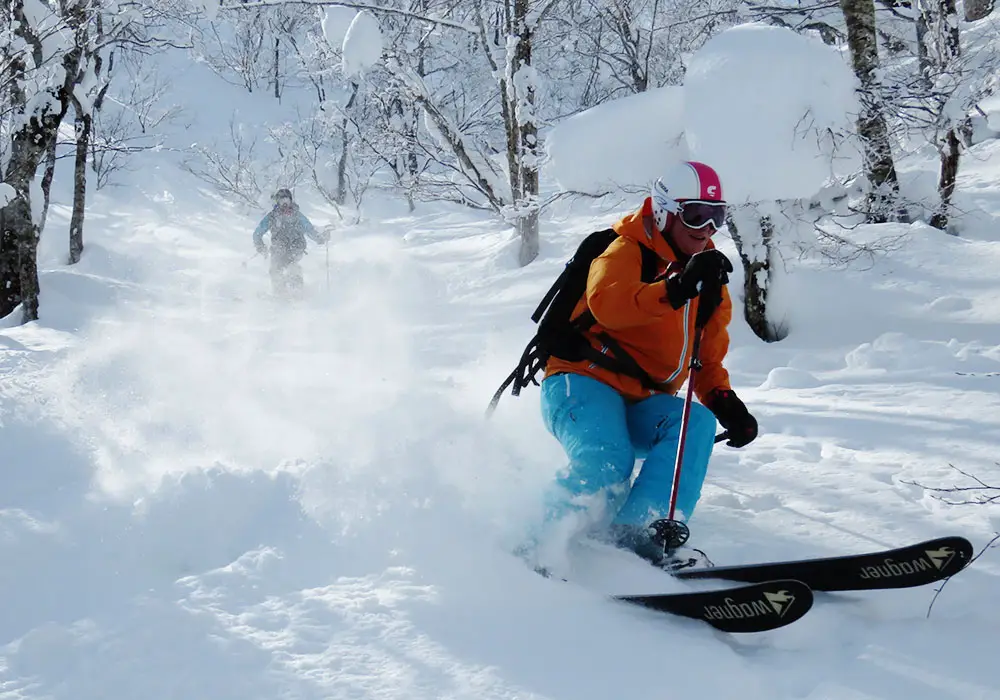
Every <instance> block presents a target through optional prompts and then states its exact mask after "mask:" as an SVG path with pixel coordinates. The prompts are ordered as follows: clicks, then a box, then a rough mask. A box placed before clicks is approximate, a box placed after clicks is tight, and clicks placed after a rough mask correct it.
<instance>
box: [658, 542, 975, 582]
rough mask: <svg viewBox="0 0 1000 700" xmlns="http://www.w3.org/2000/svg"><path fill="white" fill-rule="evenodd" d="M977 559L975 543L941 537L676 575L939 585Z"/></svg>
mask: <svg viewBox="0 0 1000 700" xmlns="http://www.w3.org/2000/svg"><path fill="white" fill-rule="evenodd" d="M971 559H972V544H971V543H970V542H969V541H968V540H967V539H965V538H964V537H941V538H939V539H936V540H927V541H926V542H920V543H918V544H912V545H910V546H908V547H900V548H899V549H888V550H884V551H881V552H870V553H868V554H850V555H847V556H841V557H822V558H819V559H800V560H792V561H782V562H771V563H766V564H741V565H736V566H716V567H711V568H705V569H682V570H680V571H677V572H675V574H674V575H675V576H676V577H677V578H681V579H721V580H725V581H742V582H745V583H758V582H761V581H771V580H774V579H795V580H797V581H801V582H802V583H804V584H805V585H807V586H809V588H811V589H813V590H816V591H859V590H872V589H879V588H909V587H912V586H923V585H925V584H928V583H934V582H935V581H940V580H942V579H945V578H948V577H949V576H954V575H955V574H957V573H958V572H959V571H961V570H962V569H964V568H965V566H966V565H967V564H968V563H969V561H970V560H971Z"/></svg>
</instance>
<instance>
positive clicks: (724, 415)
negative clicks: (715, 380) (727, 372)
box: [706, 389, 757, 447]
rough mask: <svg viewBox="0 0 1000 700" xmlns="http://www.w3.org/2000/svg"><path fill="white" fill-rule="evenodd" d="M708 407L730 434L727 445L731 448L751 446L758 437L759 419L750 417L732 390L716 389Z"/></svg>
mask: <svg viewBox="0 0 1000 700" xmlns="http://www.w3.org/2000/svg"><path fill="white" fill-rule="evenodd" d="M706 406H707V407H708V409H709V410H710V411H711V412H712V413H714V414H715V417H716V418H718V419H719V424H720V425H722V427H723V428H725V429H726V432H728V433H729V441H728V442H726V444H727V445H729V446H730V447H743V446H745V445H749V444H750V443H751V442H753V441H754V439H755V438H756V437H757V419H756V418H754V417H753V416H752V415H750V411H748V410H747V407H746V405H744V403H743V402H742V401H740V397H739V396H737V395H736V392H735V391H733V390H732V389H716V390H715V391H713V392H712V393H711V395H710V396H709V398H708V402H707V403H706Z"/></svg>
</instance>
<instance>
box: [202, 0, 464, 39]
mask: <svg viewBox="0 0 1000 700" xmlns="http://www.w3.org/2000/svg"><path fill="white" fill-rule="evenodd" d="M280 5H314V6H317V7H347V8H349V9H352V10H358V11H359V12H360V11H362V10H368V11H369V12H378V13H384V14H389V15H398V16H400V17H403V18H404V19H415V20H418V21H420V22H429V23H431V24H438V25H441V26H443V27H451V28H452V29H461V30H462V31H465V32H469V33H475V31H476V29H475V27H471V26H469V25H467V24H465V23H463V22H458V21H456V20H451V19H448V18H446V17H437V16H432V15H425V14H421V13H419V12H413V11H410V10H403V9H399V8H396V7H386V6H384V5H374V4H370V3H363V2H331V0H257V1H256V2H241V3H239V4H228V5H223V6H222V7H220V8H219V9H220V10H248V9H253V8H258V7H277V6H280Z"/></svg>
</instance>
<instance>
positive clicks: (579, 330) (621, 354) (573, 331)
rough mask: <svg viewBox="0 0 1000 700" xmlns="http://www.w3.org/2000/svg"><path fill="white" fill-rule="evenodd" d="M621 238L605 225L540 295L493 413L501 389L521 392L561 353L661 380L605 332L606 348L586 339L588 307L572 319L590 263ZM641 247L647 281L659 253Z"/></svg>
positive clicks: (488, 411)
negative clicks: (530, 329)
mask: <svg viewBox="0 0 1000 700" xmlns="http://www.w3.org/2000/svg"><path fill="white" fill-rule="evenodd" d="M616 238H618V233H617V232H616V231H615V230H614V229H611V228H609V229H605V230H603V231H596V232H595V233H592V234H590V235H589V236H587V237H586V238H584V239H583V241H582V242H581V243H580V245H579V247H578V248H577V249H576V253H574V254H573V257H572V258H570V259H569V262H567V263H566V267H564V268H563V271H562V273H560V275H559V277H558V278H557V279H556V281H555V282H554V283H553V284H552V287H550V288H549V291H548V292H546V294H545V296H544V297H542V301H541V303H539V305H538V308H537V309H535V312H534V313H533V314H531V320H532V321H534V322H535V323H537V324H538V331H537V332H536V333H535V336H534V337H533V338H532V339H531V340H530V341H529V342H528V345H527V346H526V347H525V348H524V352H523V353H522V354H521V360H520V362H518V363H517V367H515V368H514V371H513V372H511V373H510V375H509V376H508V377H507V379H505V380H504V382H503V384H501V385H500V388H499V389H497V391H496V393H495V394H494V395H493V399H492V400H491V401H490V405H489V407H488V408H487V409H486V415H487V416H489V415H490V414H492V413H493V411H494V409H496V407H497V403H499V401H500V397H501V396H503V392H504V391H506V389H507V387H508V386H510V387H511V390H510V393H511V396H517V395H519V394H520V393H521V389H523V388H524V387H526V386H528V384H534V385H536V386H538V381H537V380H536V379H535V376H536V375H537V374H538V372H539V371H540V370H542V369H543V368H544V367H545V364H546V363H547V362H548V361H549V358H550V357H553V356H555V357H558V358H561V359H563V360H568V361H570V362H577V361H579V360H590V361H591V362H593V363H594V364H595V365H597V366H599V367H604V368H606V369H609V370H611V371H613V372H618V373H620V374H625V375H627V376H630V377H634V378H635V379H638V380H639V381H640V382H642V383H643V385H644V386H647V387H649V388H656V387H657V383H656V382H655V381H654V380H653V379H652V378H651V377H650V376H649V375H648V374H647V373H646V371H645V370H643V369H642V367H640V366H639V363H638V362H636V361H635V359H634V358H632V357H631V356H630V355H629V354H628V353H627V352H625V350H624V349H623V348H622V347H621V345H620V344H619V343H618V341H616V340H615V339H614V338H612V337H611V336H609V335H608V334H607V333H602V334H600V335H599V336H598V338H599V339H600V340H601V342H602V344H603V345H604V346H605V347H606V348H607V349H608V351H609V352H608V353H602V352H600V351H598V350H596V349H594V347H593V346H592V345H591V344H590V343H589V342H588V341H587V338H586V337H585V336H584V335H583V332H584V331H586V330H588V329H589V328H590V327H591V326H593V325H594V323H595V319H594V315H593V314H592V313H591V312H590V309H586V310H585V311H584V312H583V313H582V314H580V315H579V316H577V317H576V318H571V316H572V314H573V309H575V308H576V305H577V303H578V302H579V301H580V298H581V297H582V296H583V295H584V293H585V292H586V290H587V276H588V275H589V274H590V264H591V263H592V262H593V261H594V260H595V259H597V257H598V256H599V255H600V254H601V253H603V252H604V251H605V249H606V248H607V247H608V246H609V245H611V243H612V242H613V241H614V240H615V239H616ZM639 249H640V251H642V271H641V273H640V279H641V280H642V281H643V282H645V283H647V284H648V283H650V282H653V281H655V279H656V273H657V268H658V266H659V262H660V261H659V256H657V254H656V253H655V252H653V250H652V249H650V248H647V247H646V246H644V245H642V244H639Z"/></svg>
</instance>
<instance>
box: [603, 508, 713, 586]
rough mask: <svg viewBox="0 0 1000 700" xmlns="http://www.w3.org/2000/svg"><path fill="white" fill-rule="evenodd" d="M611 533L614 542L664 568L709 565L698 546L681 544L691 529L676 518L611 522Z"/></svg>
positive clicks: (674, 569) (677, 568)
mask: <svg viewBox="0 0 1000 700" xmlns="http://www.w3.org/2000/svg"><path fill="white" fill-rule="evenodd" d="M611 534H612V538H613V540H614V543H615V544H616V545H617V546H619V547H622V548H624V549H630V550H632V551H633V552H635V553H636V554H637V555H639V556H640V557H642V558H643V559H645V560H646V561H648V562H649V563H650V564H652V565H653V566H656V567H659V568H661V569H663V570H664V571H668V572H671V573H672V572H674V571H679V570H680V569H688V568H691V567H696V566H698V567H700V566H712V562H711V560H710V559H709V558H708V556H707V555H706V554H705V553H704V552H702V551H701V550H700V549H695V548H693V547H685V546H684V544H685V543H686V542H687V540H688V537H690V536H691V532H690V530H688V527H687V525H685V524H684V523H683V522H681V521H679V520H667V519H665V518H661V519H659V520H654V521H653V522H651V523H650V524H649V525H647V526H646V527H638V526H635V525H612V526H611Z"/></svg>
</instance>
